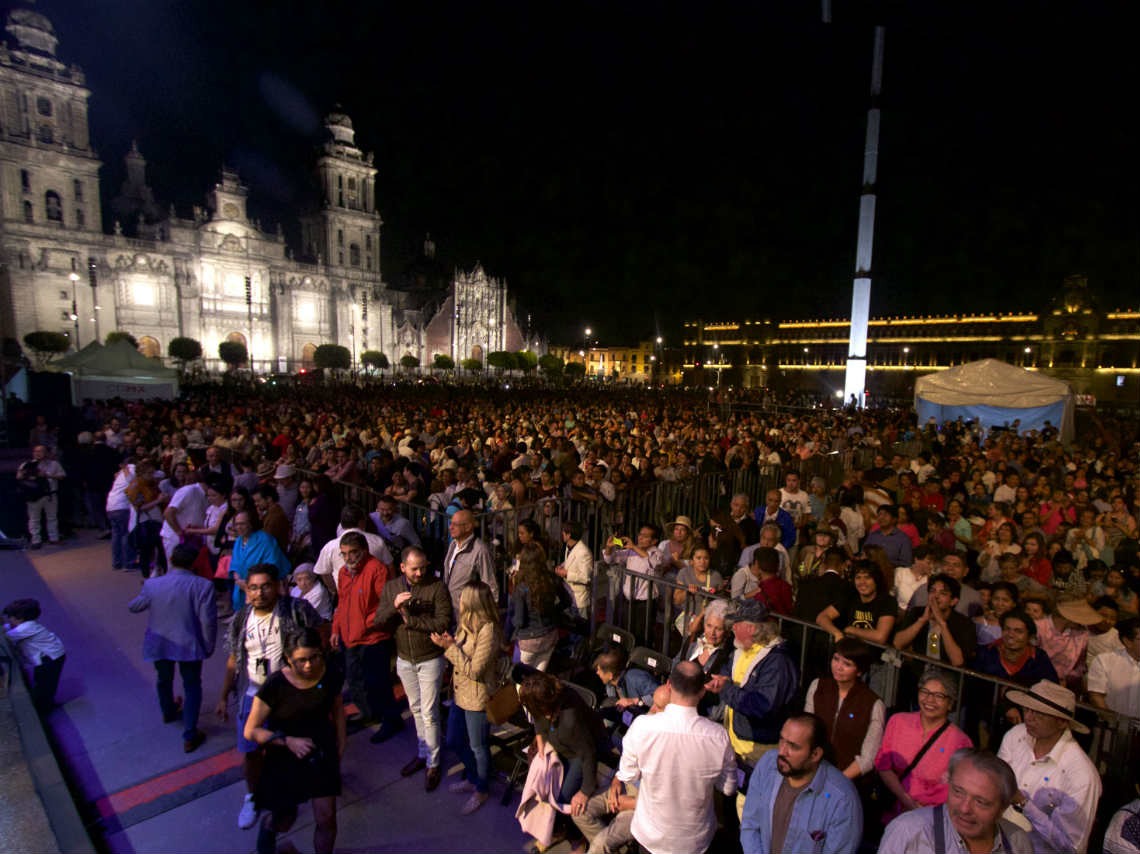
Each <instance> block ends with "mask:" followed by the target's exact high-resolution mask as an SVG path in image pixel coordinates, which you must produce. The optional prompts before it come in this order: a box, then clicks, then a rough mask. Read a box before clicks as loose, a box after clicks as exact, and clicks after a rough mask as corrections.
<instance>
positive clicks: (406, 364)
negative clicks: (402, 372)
mask: <svg viewBox="0 0 1140 854" xmlns="http://www.w3.org/2000/svg"><path fill="white" fill-rule="evenodd" d="M419 366H420V360H419V359H418V358H417V357H415V356H413V355H412V354H411V353H408V355H406V356H401V357H400V367H403V368H407V369H408V370H409V371H410V370H411V369H412V368H418V367H419Z"/></svg>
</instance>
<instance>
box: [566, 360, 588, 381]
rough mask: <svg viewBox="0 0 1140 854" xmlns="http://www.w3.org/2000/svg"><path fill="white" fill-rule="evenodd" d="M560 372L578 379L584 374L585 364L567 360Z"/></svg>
mask: <svg viewBox="0 0 1140 854" xmlns="http://www.w3.org/2000/svg"><path fill="white" fill-rule="evenodd" d="M562 372H563V373H564V374H566V376H568V377H570V378H571V379H580V378H582V377H584V376H586V366H585V365H584V364H582V363H581V362H567V364H566V367H565V368H563V371H562Z"/></svg>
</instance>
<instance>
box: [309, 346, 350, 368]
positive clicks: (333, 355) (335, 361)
mask: <svg viewBox="0 0 1140 854" xmlns="http://www.w3.org/2000/svg"><path fill="white" fill-rule="evenodd" d="M313 364H314V365H316V366H317V367H318V368H326V369H328V370H330V371H347V370H348V369H349V368H351V367H352V353H350V352H349V351H348V348H347V347H342V346H341V345H340V344H322V345H321V346H319V347H318V348H317V350H316V352H315V353H313Z"/></svg>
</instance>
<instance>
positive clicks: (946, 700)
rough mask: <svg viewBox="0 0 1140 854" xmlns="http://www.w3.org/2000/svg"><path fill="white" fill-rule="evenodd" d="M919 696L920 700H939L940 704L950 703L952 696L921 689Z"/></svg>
mask: <svg viewBox="0 0 1140 854" xmlns="http://www.w3.org/2000/svg"><path fill="white" fill-rule="evenodd" d="M918 696H919V697H920V698H921V697H930V698H931V699H933V700H938V701H939V702H940V703H949V702H950V695H949V694H943V693H941V692H940V691H927V690H926V689H925V688H919V689H918Z"/></svg>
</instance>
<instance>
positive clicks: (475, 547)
mask: <svg viewBox="0 0 1140 854" xmlns="http://www.w3.org/2000/svg"><path fill="white" fill-rule="evenodd" d="M447 530H448V531H449V532H450V533H451V544H450V545H448V547H447V555H446V556H445V557H444V559H443V573H442V575H443V583H444V584H446V585H447V592H448V593H449V594H450V595H451V607H452V612H451V613H452V618H453V619H454V620H457V621H458V619H459V594H460V593H462V592H463V585H465V584H466V583H467V582H468V581H470V580H471V579H472V578H479V579H482V580H483V581H485V582H486V583H487V586H488V587H490V588H491V595H492V596H494V597H495V601H496V602H497V601H499V584H498V582H497V581H496V580H495V567H494V564H493V563H492V561H491V552H490V551H489V550H488V549H487V546H486V544H485V543H484V542H483V541H482V540H480V539H479V538H478V537H476V536H475V516H474V514H473V513H472V512H471V511H470V510H460V511H459V512H458V513H456V514H455V515H454V516H452V517H451V521H450V522H448V523H447Z"/></svg>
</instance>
